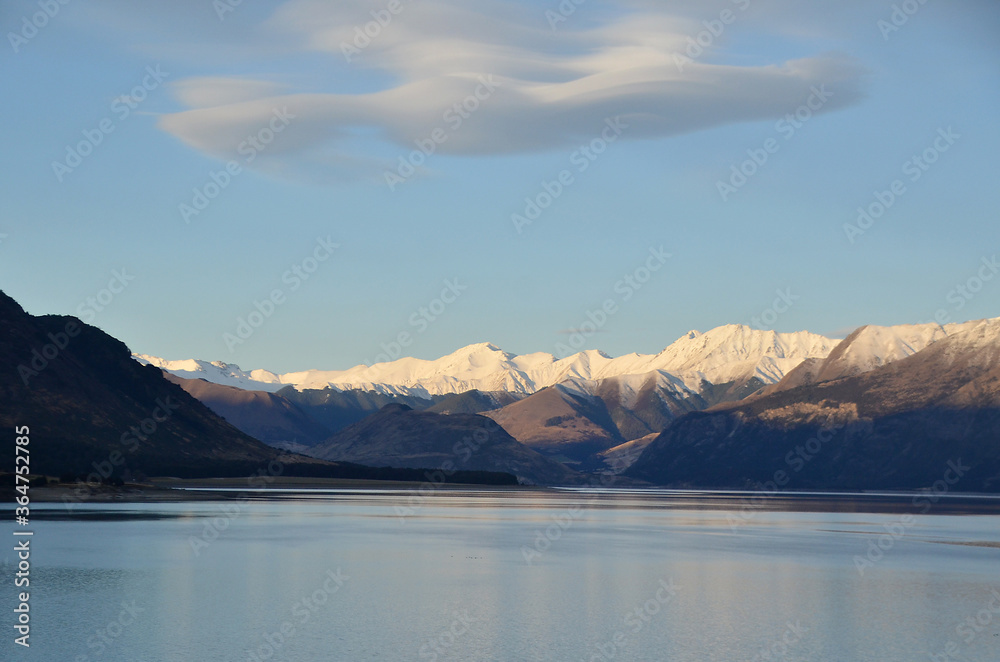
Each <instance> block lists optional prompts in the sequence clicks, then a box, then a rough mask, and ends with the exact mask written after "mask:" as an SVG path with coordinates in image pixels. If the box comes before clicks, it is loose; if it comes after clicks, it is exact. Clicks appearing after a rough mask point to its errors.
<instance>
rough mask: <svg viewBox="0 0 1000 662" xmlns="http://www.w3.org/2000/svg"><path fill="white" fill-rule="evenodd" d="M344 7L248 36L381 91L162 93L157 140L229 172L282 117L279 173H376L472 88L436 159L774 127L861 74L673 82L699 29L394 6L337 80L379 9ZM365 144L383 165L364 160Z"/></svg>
mask: <svg viewBox="0 0 1000 662" xmlns="http://www.w3.org/2000/svg"><path fill="white" fill-rule="evenodd" d="M346 5H347V3H327V2H320V1H319V0H290V1H289V2H286V3H284V4H283V5H281V6H280V7H279V8H278V9H277V10H276V11H275V12H274V13H273V14H272V15H271V16H269V17H268V18H267V19H266V20H264V21H262V22H261V24H260V26H258V29H259V30H261V31H263V32H264V33H267V34H270V35H273V37H274V39H275V40H277V41H279V42H282V41H287V42H292V43H297V44H299V45H300V48H302V49H304V50H306V51H310V52H313V53H318V54H320V55H321V56H326V57H328V58H330V62H331V66H334V67H340V68H343V67H352V68H353V69H351V71H356V72H360V73H361V74H364V75H366V76H369V77H370V78H371V79H372V80H373V81H382V84H381V85H380V87H379V88H378V89H377V90H376V91H369V92H364V93H354V92H346V91H342V90H330V91H324V92H315V91H301V92H297V91H295V89H294V88H292V87H288V88H284V89H283V88H280V87H279V86H278V84H277V83H275V82H271V81H262V80H253V79H238V78H231V77H225V78H216V77H207V78H194V79H187V80H183V81H180V82H178V83H176V84H175V86H174V92H175V95H176V97H177V99H178V101H180V102H181V103H182V104H183V105H185V106H186V107H187V108H188V110H185V111H182V112H177V113H172V114H169V115H165V116H163V117H161V119H160V123H159V126H160V127H161V129H163V130H164V131H166V132H168V133H170V134H171V135H173V136H175V137H177V138H178V139H179V140H181V141H183V142H184V143H185V144H187V145H189V146H190V147H192V148H194V149H197V150H199V151H201V152H204V153H206V154H209V155H212V156H215V157H217V158H220V159H228V158H234V157H235V154H236V150H237V146H238V145H239V144H240V143H241V141H243V140H244V139H245V137H246V136H247V135H249V134H253V133H256V132H257V131H258V130H259V129H260V127H262V126H264V125H265V123H266V122H267V119H268V118H269V117H270V116H271V114H272V113H273V111H274V109H275V108H287V109H288V111H289V112H291V113H293V114H294V115H295V117H296V121H295V124H294V127H291V128H290V130H289V131H288V132H287V133H286V134H285V135H283V136H282V140H281V141H280V144H279V142H278V141H275V145H274V147H273V148H271V149H269V151H268V154H267V158H266V159H262V160H268V161H271V160H274V159H278V160H282V161H285V162H286V165H287V167H288V168H289V169H291V170H296V169H300V168H299V166H301V165H302V164H303V163H306V162H307V163H309V164H310V165H311V166H316V165H317V164H332V166H333V167H334V168H335V169H338V170H340V171H354V172H355V173H357V172H358V170H359V169H360V171H362V172H363V171H366V170H370V171H372V172H373V173H375V172H377V171H379V170H381V169H382V168H384V167H386V166H387V165H388V162H387V160H386V162H383V161H382V160H380V159H378V158H375V157H373V153H379V152H381V153H385V149H384V148H385V147H386V146H388V147H390V148H392V149H395V150H397V151H402V150H407V151H408V150H412V149H414V148H415V141H417V140H421V139H425V138H427V136H428V135H430V133H431V132H432V131H433V130H434V129H435V128H438V127H441V126H442V125H443V118H444V116H445V113H446V112H447V111H448V109H449V108H451V107H453V106H454V104H456V103H460V102H461V101H462V100H463V99H466V98H468V97H469V95H470V94H473V92H474V91H475V90H476V88H477V86H479V85H480V82H481V80H482V77H483V76H487V77H490V78H489V80H491V81H495V84H496V89H495V91H493V92H492V93H491V94H490V98H489V100H488V101H486V102H483V103H482V104H481V106H480V107H478V108H477V109H476V111H475V114H474V116H473V117H470V118H469V119H468V121H466V122H464V124H463V125H462V127H461V130H457V131H454V132H451V133H450V134H449V135H448V137H447V140H446V141H445V142H443V143H441V144H440V145H439V146H438V148H437V151H439V152H440V153H444V154H451V155H463V156H472V155H492V154H509V153H525V152H533V151H541V150H549V149H564V148H570V147H572V146H575V145H577V144H579V143H580V142H581V141H584V140H588V139H589V138H591V137H593V135H594V133H595V132H596V131H599V130H600V129H601V127H602V125H603V123H604V121H605V119H606V118H609V117H621V118H622V119H623V120H624V121H626V122H627V123H628V125H629V132H628V136H626V139H627V140H643V139H651V138H661V137H666V136H673V135H678V134H683V133H688V132H692V131H698V130H704V129H710V128H712V127H718V126H722V125H727V124H733V123H738V122H747V121H755V120H767V119H772V118H779V117H782V116H783V115H785V114H786V113H788V112H789V111H790V110H792V109H794V108H795V107H797V106H798V105H800V104H801V103H803V101H804V100H805V99H806V98H807V97H808V96H809V94H810V93H811V92H810V89H811V88H813V87H816V86H820V85H825V86H826V87H827V89H829V90H831V91H832V93H833V97H832V99H831V101H830V103H829V104H827V105H826V106H824V108H823V110H822V112H829V111H831V110H835V109H838V108H843V107H845V106H849V105H851V104H854V103H856V102H857V101H858V100H859V99H860V98H861V97H862V96H863V81H864V70H863V68H862V67H861V66H860V65H859V64H858V63H857V62H856V61H854V60H852V59H850V58H847V57H845V56H841V55H836V54H819V55H815V56H813V57H807V58H802V59H796V60H791V61H786V62H776V63H772V64H768V65H764V66H735V65H732V64H723V63H716V62H712V61H711V58H699V59H697V60H695V61H691V62H688V63H686V64H685V65H684V66H678V64H677V60H676V58H675V56H676V54H678V53H682V52H683V49H684V47H685V45H686V44H687V43H688V41H687V39H688V37H689V36H691V35H693V34H697V32H698V30H700V29H703V28H702V27H701V24H700V23H698V22H696V21H694V20H692V19H691V18H689V17H688V16H686V15H682V14H681V13H679V12H676V11H675V13H671V12H670V11H668V10H665V9H661V8H658V7H656V6H654V5H648V6H632V7H631V8H628V9H626V8H622V10H621V11H619V12H617V13H615V14H613V15H608V16H605V17H604V18H603V21H602V22H600V23H596V24H595V21H594V20H593V19H591V20H586V21H585V20H583V19H581V20H579V21H576V20H573V21H567V22H566V23H565V24H561V25H560V26H559V29H558V30H557V31H553V30H551V29H550V26H549V24H548V23H547V22H546V21H545V20H544V19H543V18H542V14H543V12H541V11H540V10H539V9H538V8H537V7H527V6H525V5H521V4H512V3H502V2H493V1H487V2H477V3H468V2H459V1H458V0H421V1H420V2H412V3H409V2H405V1H404V2H403V4H402V9H401V10H400V11H399V12H398V14H396V15H394V16H393V18H392V21H391V22H390V23H389V24H387V25H385V26H384V27H383V28H381V29H380V30H379V32H378V34H377V35H376V36H374V37H372V38H371V41H370V43H366V45H365V47H364V49H363V50H362V51H361V52H360V54H357V55H356V56H354V57H352V61H351V63H349V64H348V63H346V62H345V56H344V52H343V50H344V45H345V44H353V43H354V41H353V40H354V39H355V37H356V34H357V32H356V28H357V27H358V26H364V25H365V24H366V23H368V22H371V21H372V14H371V12H372V11H375V12H378V11H380V10H382V9H384V7H385V3H384V2H382V1H380V0H366V1H365V2H358V3H350V6H346ZM720 41H721V40H720ZM289 85H290V83H289ZM371 141H375V143H374V144H376V145H378V146H379V147H381V148H382V149H381V150H373V149H372V145H373V143H372V142H371ZM390 151H391V150H390ZM296 159H298V160H299V161H300V162H299V163H298V164H296Z"/></svg>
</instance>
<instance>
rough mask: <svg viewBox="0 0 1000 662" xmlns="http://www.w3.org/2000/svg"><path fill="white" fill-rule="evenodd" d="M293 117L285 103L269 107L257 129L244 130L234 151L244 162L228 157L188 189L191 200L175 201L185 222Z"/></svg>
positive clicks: (223, 188)
mask: <svg viewBox="0 0 1000 662" xmlns="http://www.w3.org/2000/svg"><path fill="white" fill-rule="evenodd" d="M293 119H295V115H293V114H292V113H290V112H289V111H288V107H287V106H284V107H282V108H281V109H278V108H272V109H271V117H270V119H269V120H268V121H267V123H266V125H265V126H262V127H261V128H260V129H258V130H257V132H256V133H250V134H247V137H246V138H244V139H243V140H242V141H241V142H240V144H238V145H237V146H236V153H237V154H239V155H240V156H242V157H243V163H242V164H241V163H240V162H239V161H236V160H230V161H227V162H226V165H225V167H224V168H222V169H221V170H213V171H212V172H210V173H209V175H208V180H209V181H207V182H205V183H204V184H202V185H201V186H195V187H194V188H193V189H191V202H190V204H188V203H185V202H182V203H180V204H179V205H178V207H177V209H178V211H179V212H180V215H181V218H182V219H183V220H184V222H185V223H188V224H190V223H191V219H192V218H193V217H196V216H198V215H200V214H201V212H203V211H205V210H206V209H208V206H209V205H210V204H212V201H213V200H215V199H216V198H218V197H219V194H221V193H222V192H223V191H224V190H226V189H227V188H229V186H230V184H232V183H233V180H234V179H235V178H236V177H238V176H239V175H241V174H243V171H244V166H245V165H249V164H251V163H253V162H254V160H256V158H257V157H258V156H259V155H260V154H261V153H262V152H264V151H265V150H266V149H267V147H268V145H270V144H271V143H272V142H274V141H275V139H276V138H277V137H278V136H279V135H280V134H281V133H282V132H283V131H284V130H285V129H287V128H288V125H289V124H291V122H292V120H293Z"/></svg>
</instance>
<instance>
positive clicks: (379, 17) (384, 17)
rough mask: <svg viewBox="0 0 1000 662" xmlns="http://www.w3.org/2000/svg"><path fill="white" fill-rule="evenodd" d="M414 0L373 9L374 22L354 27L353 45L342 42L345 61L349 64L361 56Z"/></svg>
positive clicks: (396, 1)
mask: <svg viewBox="0 0 1000 662" xmlns="http://www.w3.org/2000/svg"><path fill="white" fill-rule="evenodd" d="M410 2H412V0H406V1H405V2H404V1H403V0H389V2H387V3H386V5H385V7H384V8H383V9H372V10H371V11H370V12H368V13H369V14H370V15H371V17H372V20H370V21H368V22H367V23H365V24H364V25H356V26H354V39H352V40H351V43H347V42H346V41H342V42H340V52H341V53H343V54H344V59H345V60H347V61H348V62H351V60H352V59H353V58H354V57H356V56H358V55H361V51H363V50H365V49H366V48H368V47H369V46H371V44H372V42H373V41H374V40H376V39H378V37H379V35H381V34H382V30H384V29H385V28H387V27H389V24H390V23H392V19H394V18H395V17H396V16H398V15H399V14H400V13H401V12H402V11H403V10H404V9H405V8H406V6H407V5H408V4H410Z"/></svg>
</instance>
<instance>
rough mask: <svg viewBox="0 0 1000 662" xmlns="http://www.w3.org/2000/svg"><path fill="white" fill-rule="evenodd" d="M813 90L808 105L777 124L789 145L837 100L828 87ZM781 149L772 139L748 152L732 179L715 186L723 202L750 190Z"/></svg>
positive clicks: (732, 173) (776, 141)
mask: <svg viewBox="0 0 1000 662" xmlns="http://www.w3.org/2000/svg"><path fill="white" fill-rule="evenodd" d="M809 90H810V92H811V94H810V95H809V97H808V98H807V99H806V101H805V103H803V104H802V105H801V106H799V107H798V108H796V109H795V110H794V111H792V112H790V113H787V114H785V116H784V117H783V118H781V119H780V120H778V121H777V122H776V123H775V124H774V130H775V132H777V133H778V134H779V135H780V136H781V137H782V138H784V139H785V141H786V142H787V141H789V140H791V139H792V138H794V137H795V134H796V133H797V132H798V131H799V130H800V129H801V128H802V127H803V126H805V124H806V122H808V121H809V120H811V119H812V118H813V115H814V114H815V113H816V112H818V111H819V110H820V109H822V108H823V106H825V105H826V103H827V101H829V100H830V98H831V97H833V92H831V91H830V90H828V89H826V85H825V84H823V85H820V86H819V87H816V86H815V85H813V86H812V87H810V88H809ZM781 145H782V143H779V142H778V140H777V139H776V138H768V139H766V140H765V141H764V142H763V144H761V146H760V147H751V148H750V149H748V150H747V151H746V154H747V159H746V160H745V161H742V162H740V163H738V164H737V163H734V164H732V165H731V166H729V171H730V175H729V178H728V179H727V180H722V179H720V180H718V181H716V182H715V188H716V190H717V191H718V192H719V196H720V197H721V198H722V201H723V202H727V201H728V200H729V198H730V196H732V195H733V194H734V193H736V192H737V191H739V190H740V189H742V188H743V187H744V186H746V185H747V182H749V181H750V179H752V178H753V176H754V175H756V174H757V173H758V172H759V171H760V169H761V168H763V167H764V166H765V165H766V164H767V162H768V161H769V160H770V158H771V157H772V156H774V155H775V154H777V153H778V151H779V150H780V149H781Z"/></svg>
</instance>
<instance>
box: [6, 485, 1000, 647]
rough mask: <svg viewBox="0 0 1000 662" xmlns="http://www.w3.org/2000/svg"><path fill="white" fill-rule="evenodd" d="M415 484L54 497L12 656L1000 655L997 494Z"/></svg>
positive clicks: (38, 530)
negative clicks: (542, 490)
mask: <svg viewBox="0 0 1000 662" xmlns="http://www.w3.org/2000/svg"><path fill="white" fill-rule="evenodd" d="M408 494H409V493H406V492H402V493H396V492H392V491H384V492H366V493H352V492H346V491H345V492H340V493H326V494H322V495H318V494H315V493H295V494H289V495H288V498H286V499H281V500H270V501H254V502H252V503H250V504H248V505H246V506H243V507H241V509H240V510H239V511H234V510H233V506H232V504H229V505H228V506H227V505H226V504H223V503H219V502H196V503H179V504H165V505H164V504H144V505H136V504H122V505H117V504H115V505H101V506H88V507H87V508H86V509H81V508H78V509H77V510H75V511H73V512H72V513H69V512H67V511H66V510H64V509H63V508H62V507H61V506H60V505H56V504H49V505H48V506H44V505H41V504H39V505H38V506H36V509H34V510H33V511H32V514H33V516H34V522H33V526H32V528H33V530H34V531H35V535H34V538H33V539H32V547H33V554H32V559H31V560H32V564H33V565H32V569H31V573H32V574H31V609H32V611H31V613H32V616H33V620H32V624H33V628H32V636H31V643H32V646H31V649H30V651H29V650H25V649H23V648H21V647H19V646H14V645H13V644H12V641H11V640H12V635H11V628H10V627H9V624H11V623H12V618H11V613H12V612H11V610H12V609H13V606H14V600H13V597H14V596H13V593H14V590H13V587H12V586H11V585H10V582H9V581H7V580H4V586H5V588H4V590H3V591H2V595H0V605H2V606H3V613H5V614H7V616H6V617H5V620H6V623H5V624H4V628H3V631H4V633H5V634H4V640H3V642H2V644H0V651H3V653H4V654H3V655H2V656H0V659H3V660H8V659H11V660H21V659H23V660H28V659H30V660H39V661H41V660H44V661H46V662H49V661H52V662H86V661H98V660H100V661H102V662H105V661H109V662H110V661H128V662H144V661H146V662H161V661H162V662H181V661H183V662H189V661H215V660H219V661H233V662H246V661H248V660H251V661H255V660H266V659H270V660H289V661H295V662H311V661H313V660H324V661H325V660H334V661H340V660H345V661H351V660H529V661H540V660H554V661H555V660H557V661H563V660H567V661H573V662H576V661H578V660H587V661H592V660H616V661H617V660H651V661H652V660H656V661H661V660H684V661H691V662H705V661H708V662H712V661H720V662H722V661H725V662H730V661H738V660H788V661H805V660H809V661H814V660H834V661H839V662H851V661H860V660H882V661H886V660H899V661H905V662H913V661H915V660H928V659H939V660H968V661H978V660H984V661H990V662H995V661H997V660H1000V516H997V515H975V516H958V515H933V514H931V515H916V514H915V515H913V519H912V520H909V519H906V520H904V519H903V516H902V515H901V514H870V513H845V512H835V513H831V512H766V511H763V510H758V509H749V510H746V511H745V512H744V514H743V516H740V515H738V514H737V513H738V511H739V510H740V508H741V499H742V498H743V497H740V496H738V495H732V494H728V495H727V494H711V495H710V494H702V495H697V494H695V495H690V496H686V497H678V496H677V495H670V494H663V493H661V494H654V495H644V494H631V493H621V494H617V495H603V496H599V497H595V496H593V495H590V494H586V493H575V492H563V493H555V494H551V495H548V494H539V493H491V492H460V493H448V494H441V495H438V496H434V497H430V498H427V499H426V500H424V501H423V502H422V503H417V502H415V501H410V500H409V498H408ZM408 501H409V502H410V505H411V506H414V507H413V509H412V510H405V509H400V506H401V505H403V506H405V505H407V503H408ZM904 503H906V504H908V503H909V502H905V501H904ZM996 503H997V505H998V506H1000V501H998V502H996ZM705 506H711V507H712V508H716V509H711V508H708V509H706V508H705ZM227 507H228V508H229V514H228V515H226V514H224V513H223V508H227ZM903 511H905V512H910V513H916V512H918V511H917V510H916V509H914V508H912V507H909V508H904V509H903ZM993 512H998V509H994V511H993ZM5 514H6V513H5ZM8 519H9V518H8ZM213 534H217V535H213ZM880 536H882V537H881V538H880ZM879 543H881V545H882V547H883V549H879V548H878V545H879ZM991 545H992V546H991ZM9 550H10V545H7V546H5V551H4V552H0V556H4V562H5V568H4V575H5V576H7V577H10V576H11V575H12V574H13V572H14V570H13V568H12V566H11V563H14V562H16V561H15V558H14V556H13V554H12V553H11V552H10V551H9ZM862 571H863V572H862ZM993 591H996V593H993ZM968 619H971V620H968ZM977 619H978V621H977ZM963 624H964V625H963ZM946 651H950V655H949V654H948V653H946ZM930 654H934V655H937V656H938V657H934V658H931V657H930V656H929V655H930Z"/></svg>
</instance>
